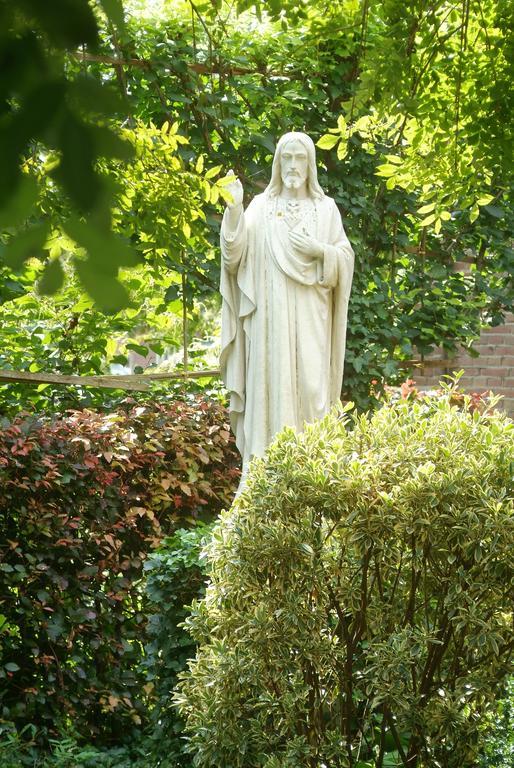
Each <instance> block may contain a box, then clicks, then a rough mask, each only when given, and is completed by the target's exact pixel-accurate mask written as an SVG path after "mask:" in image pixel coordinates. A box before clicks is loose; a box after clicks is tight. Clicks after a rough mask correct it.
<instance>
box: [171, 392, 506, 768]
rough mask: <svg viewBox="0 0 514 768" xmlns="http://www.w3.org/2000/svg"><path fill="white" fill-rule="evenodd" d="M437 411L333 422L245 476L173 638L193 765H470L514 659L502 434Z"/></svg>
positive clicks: (490, 423) (446, 407) (288, 441)
mask: <svg viewBox="0 0 514 768" xmlns="http://www.w3.org/2000/svg"><path fill="white" fill-rule="evenodd" d="M451 394H452V393H451V391H448V393H447V395H446V396H443V397H442V399H440V400H436V401H430V400H424V401H419V402H414V403H407V402H404V403H400V404H397V405H386V406H384V407H383V408H382V409H381V410H380V411H378V412H377V413H375V414H374V415H372V416H371V417H366V416H360V417H358V416H355V417H352V416H350V415H349V414H348V412H346V413H345V412H344V411H340V410H339V411H335V412H333V413H331V414H330V415H328V416H327V417H326V418H325V419H324V420H323V421H321V422H319V423H317V424H314V425H312V426H309V427H308V428H307V429H306V431H305V433H304V434H301V435H296V434H294V433H293V432H292V431H288V430H286V431H284V432H283V433H282V434H281V435H280V436H279V437H278V439H277V440H276V441H275V443H274V444H273V445H272V447H271V448H270V450H269V452H268V454H267V456H266V458H265V459H264V460H259V461H256V462H255V463H254V464H253V466H252V469H251V472H250V475H249V480H248V484H247V487H246V490H245V491H244V492H243V493H242V495H241V496H240V497H239V499H238V501H237V502H236V503H235V504H234V505H233V507H232V509H231V510H230V511H228V512H225V513H224V514H223V516H222V519H221V521H220V522H219V524H218V525H217V526H216V528H215V531H214V537H213V540H212V544H211V545H210V548H209V552H208V554H209V557H210V560H211V568H212V583H211V585H210V586H209V588H208V591H207V595H206V598H205V599H204V600H203V601H200V602H198V603H197V604H195V605H194V606H193V612H192V615H191V618H190V620H189V624H190V629H191V631H192V633H193V635H194V637H195V638H196V639H197V640H198V642H199V650H198V653H197V656H196V658H195V659H194V660H193V661H192V662H191V664H190V669H189V671H188V672H187V673H185V674H184V675H183V680H182V683H181V686H180V689H179V692H178V694H177V696H176V698H177V702H178V706H179V709H180V710H181V712H182V714H183V715H185V716H186V719H187V730H188V734H189V740H190V741H189V748H190V750H191V753H192V754H193V756H194V757H193V761H194V765H196V766H200V767H201V768H207V766H216V767H217V768H261V767H262V768H286V767H287V768H302V767H303V766H305V767H306V768H307V767H309V768H310V767H312V768H314V767H316V768H323V767H324V766H326V767H328V766H330V768H343V767H344V768H347V767H349V766H352V767H353V768H381V766H408V767H409V768H437V767H439V766H441V767H446V768H466V767H471V766H475V765H476V764H477V755H478V752H479V751H480V747H481V739H483V735H482V731H481V728H480V724H481V721H482V718H483V715H485V714H486V713H487V712H488V711H489V710H490V709H491V707H492V706H493V704H494V697H495V691H496V689H497V688H498V686H499V685H500V683H501V682H502V681H504V680H505V678H506V676H507V674H508V673H509V669H511V657H512V649H513V646H514V637H513V631H512V622H513V616H512V595H513V594H514V590H513V586H514V568H513V566H514V563H513V552H514V516H513V510H514V501H513V495H514V424H513V423H512V422H511V421H509V419H507V418H506V417H505V416H503V415H502V414H500V413H498V412H495V411H493V410H492V408H491V409H489V410H487V409H486V410H485V412H483V413H480V412H478V411H477V412H475V413H470V412H468V411H466V410H465V409H464V410H463V409H458V408H457V407H455V406H453V405H452V404H451Z"/></svg>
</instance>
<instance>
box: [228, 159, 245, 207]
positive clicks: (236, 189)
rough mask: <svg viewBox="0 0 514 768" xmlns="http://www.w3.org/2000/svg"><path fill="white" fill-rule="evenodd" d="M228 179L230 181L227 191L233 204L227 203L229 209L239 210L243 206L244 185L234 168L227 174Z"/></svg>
mask: <svg viewBox="0 0 514 768" xmlns="http://www.w3.org/2000/svg"><path fill="white" fill-rule="evenodd" d="M227 179H228V180H229V181H228V183H227V185H226V187H225V189H226V190H227V192H229V193H230V195H231V197H232V200H233V202H231V203H227V207H228V208H238V207H239V206H240V205H242V204H243V185H242V184H241V182H240V181H239V179H238V178H237V176H236V175H235V173H234V171H233V170H232V168H231V169H230V171H229V172H228V173H227Z"/></svg>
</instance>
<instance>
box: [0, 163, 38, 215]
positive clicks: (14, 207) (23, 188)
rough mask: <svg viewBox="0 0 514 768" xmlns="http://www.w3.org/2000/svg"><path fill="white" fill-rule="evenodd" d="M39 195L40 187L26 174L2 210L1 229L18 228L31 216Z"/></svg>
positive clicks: (0, 211) (0, 212)
mask: <svg viewBox="0 0 514 768" xmlns="http://www.w3.org/2000/svg"><path fill="white" fill-rule="evenodd" d="M38 194H39V185H38V183H37V180H36V179H35V178H34V177H33V176H27V175H26V174H24V175H23V176H22V178H21V181H20V183H19V184H18V186H17V187H16V188H15V189H14V190H13V193H12V195H11V197H10V198H9V200H8V202H7V204H6V205H4V207H3V208H2V209H1V210H0V227H2V228H4V227H5V228H7V227H16V226H19V225H20V224H22V223H23V222H24V221H25V220H26V219H27V218H28V216H29V215H30V214H31V212H32V210H33V208H34V204H35V202H36V200H37V197H38Z"/></svg>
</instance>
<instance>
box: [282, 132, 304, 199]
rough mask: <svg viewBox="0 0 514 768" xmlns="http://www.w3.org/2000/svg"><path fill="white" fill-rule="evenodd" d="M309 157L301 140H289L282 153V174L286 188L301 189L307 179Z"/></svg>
mask: <svg viewBox="0 0 514 768" xmlns="http://www.w3.org/2000/svg"><path fill="white" fill-rule="evenodd" d="M308 168H309V158H308V157H307V150H306V149H305V147H304V146H303V144H302V143H301V142H300V141H297V140H296V139H294V140H293V141H288V142H287V144H285V145H284V148H283V149H282V153H281V155H280V175H281V177H282V184H283V185H284V187H286V189H300V187H303V186H304V185H305V183H306V181H307V176H308Z"/></svg>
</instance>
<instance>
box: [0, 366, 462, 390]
mask: <svg viewBox="0 0 514 768" xmlns="http://www.w3.org/2000/svg"><path fill="white" fill-rule="evenodd" d="M441 364H445V365H450V364H451V363H450V361H448V360H447V359H446V358H439V357H437V358H431V359H429V360H405V361H402V362H400V363H399V364H398V366H399V368H400V369H403V370H408V369H412V368H436V367H438V366H439V365H441ZM219 376H220V370H219V368H212V369H205V370H199V371H178V372H177V371H175V372H173V373H139V374H127V375H124V374H112V375H105V376H72V375H69V376H67V375H65V374H60V373H43V372H41V371H38V372H37V373H29V372H28V371H0V384H1V383H2V382H4V383H8V382H23V383H26V384H56V385H57V386H64V387H69V386H75V387H100V388H103V389H125V390H132V391H136V392H146V391H148V390H149V389H150V387H151V384H152V382H154V381H171V380H174V379H175V380H177V379H182V380H187V379H203V378H219Z"/></svg>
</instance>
